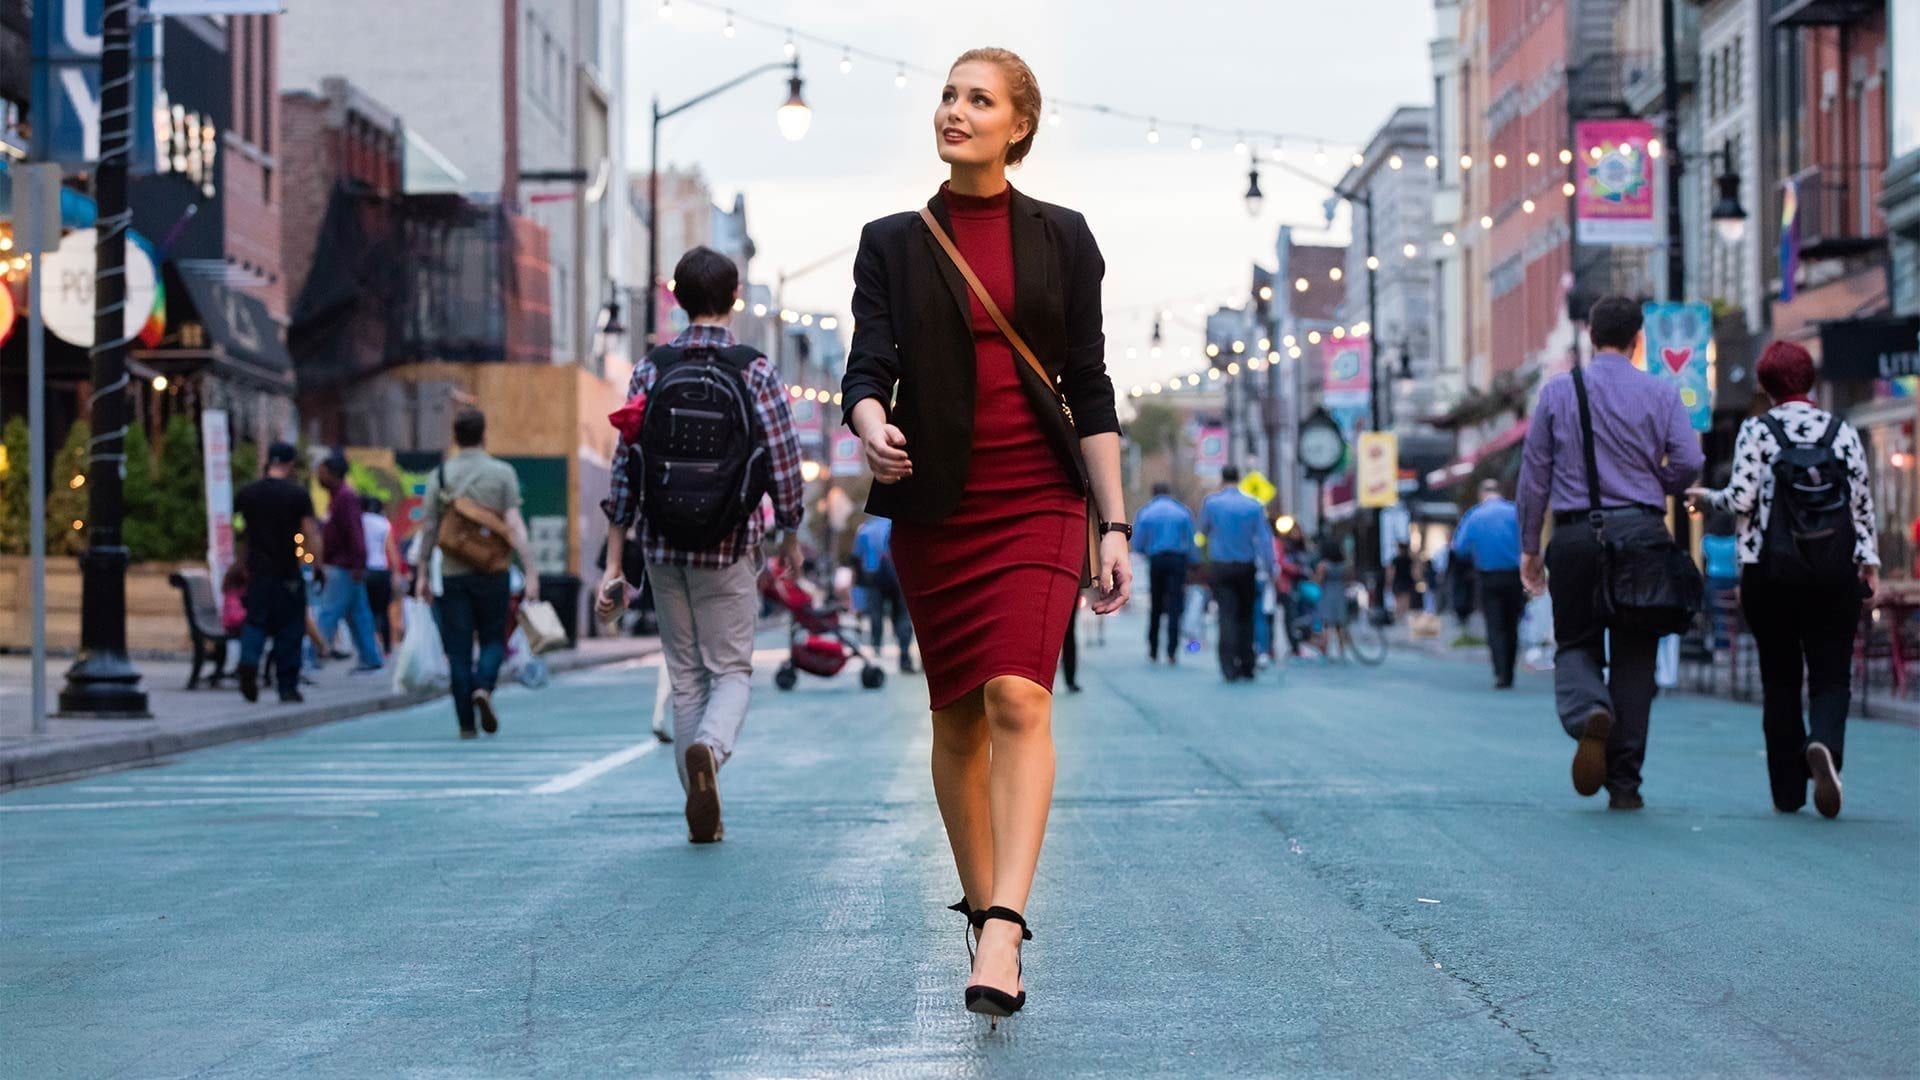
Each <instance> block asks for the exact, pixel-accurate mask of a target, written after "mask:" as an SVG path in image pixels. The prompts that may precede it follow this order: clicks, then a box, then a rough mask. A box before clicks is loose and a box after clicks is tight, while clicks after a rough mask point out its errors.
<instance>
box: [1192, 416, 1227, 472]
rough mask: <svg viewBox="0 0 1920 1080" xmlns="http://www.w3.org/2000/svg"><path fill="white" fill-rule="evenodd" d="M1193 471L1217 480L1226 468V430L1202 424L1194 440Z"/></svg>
mask: <svg viewBox="0 0 1920 1080" xmlns="http://www.w3.org/2000/svg"><path fill="white" fill-rule="evenodd" d="M1194 443H1195V445H1194V456H1193V471H1194V472H1197V473H1199V474H1200V475H1201V476H1208V477H1214V478H1218V477H1219V475H1220V470H1222V469H1224V468H1226V467H1227V429H1226V428H1224V427H1222V426H1220V425H1219V424H1202V425H1201V426H1200V432H1199V435H1198V436H1197V437H1196V438H1195V440H1194Z"/></svg>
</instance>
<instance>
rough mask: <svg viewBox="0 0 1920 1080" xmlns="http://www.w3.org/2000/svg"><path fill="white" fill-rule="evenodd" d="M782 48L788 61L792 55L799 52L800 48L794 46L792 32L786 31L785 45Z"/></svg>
mask: <svg viewBox="0 0 1920 1080" xmlns="http://www.w3.org/2000/svg"><path fill="white" fill-rule="evenodd" d="M782 48H784V49H785V50H786V53H787V59H789V60H791V59H793V54H794V53H797V52H799V51H800V46H798V45H795V44H794V43H793V31H791V30H789V31H787V43H786V45H784V46H782Z"/></svg>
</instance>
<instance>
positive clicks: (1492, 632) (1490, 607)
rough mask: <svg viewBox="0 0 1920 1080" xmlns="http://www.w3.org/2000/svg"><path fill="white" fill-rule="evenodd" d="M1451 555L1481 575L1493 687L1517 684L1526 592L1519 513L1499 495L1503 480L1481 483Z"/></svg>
mask: <svg viewBox="0 0 1920 1080" xmlns="http://www.w3.org/2000/svg"><path fill="white" fill-rule="evenodd" d="M1453 551H1454V553H1455V554H1457V555H1460V554H1463V555H1466V556H1467V557H1468V558H1469V559H1471V560H1472V562H1473V568H1474V570H1475V572H1476V573H1477V574H1478V575H1479V577H1480V610H1481V611H1482V612H1484V613H1485V615H1486V619H1487V651H1488V652H1489V653H1491V654H1492V657H1493V688H1494V689H1495V690H1506V689H1508V688H1510V687H1512V686H1513V667H1514V661H1515V660H1516V659H1517V658H1518V656H1519V653H1520V615H1521V613H1522V612H1523V611H1525V610H1526V607H1527V590H1526V587H1525V586H1524V585H1523V584H1521V581H1520V514H1519V511H1518V510H1517V508H1515V506H1514V504H1513V503H1512V502H1510V501H1509V500H1508V499H1507V498H1506V497H1505V496H1504V495H1503V494H1501V491H1500V481H1498V480H1492V479H1488V480H1483V481H1481V482H1480V502H1479V504H1478V505H1477V506H1475V507H1474V508H1473V509H1471V510H1468V511H1467V516H1465V517H1463V518H1461V519H1460V525H1459V527H1458V528H1456V529H1455V530H1454V532H1453Z"/></svg>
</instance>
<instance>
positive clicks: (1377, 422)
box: [1354, 189, 1398, 570]
mask: <svg viewBox="0 0 1920 1080" xmlns="http://www.w3.org/2000/svg"><path fill="white" fill-rule="evenodd" d="M1360 205H1361V206H1362V207H1364V208H1365V209H1366V211H1367V389H1368V391H1369V392H1370V393H1371V397H1372V400H1371V401H1369V402H1368V404H1369V406H1370V408H1369V410H1368V411H1369V412H1370V413H1371V414H1372V415H1371V416H1370V417H1369V418H1368V419H1369V422H1370V423H1371V424H1372V427H1373V430H1375V431H1385V430H1386V429H1387V428H1386V404H1385V403H1386V395H1385V394H1384V393H1383V392H1382V390H1381V387H1380V296H1379V289H1378V288H1377V280H1378V278H1379V276H1380V274H1379V271H1378V270H1377V269H1376V267H1378V266H1379V265H1380V259H1379V256H1377V255H1375V254H1374V251H1373V191H1372V190H1371V189H1369V190H1368V191H1367V192H1366V194H1365V196H1364V197H1362V198H1361V200H1360ZM1359 479H1360V478H1359V477H1358V476H1357V475H1356V476H1355V477H1354V497H1355V498H1356V499H1357V498H1359V495H1360V489H1359ZM1395 482H1396V483H1398V480H1397V479H1396V481H1395ZM1380 514H1381V511H1380V510H1379V508H1377V507H1376V508H1375V509H1374V511H1373V539H1372V541H1371V542H1370V543H1369V544H1367V550H1365V551H1363V552H1361V553H1360V565H1361V566H1362V567H1365V568H1366V569H1369V570H1377V569H1379V568H1380V537H1381V536H1382V533H1381V531H1380Z"/></svg>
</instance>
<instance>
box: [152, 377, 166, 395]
mask: <svg viewBox="0 0 1920 1080" xmlns="http://www.w3.org/2000/svg"><path fill="white" fill-rule="evenodd" d="M153 388H154V389H155V390H160V391H165V390H166V388H167V377H166V376H165V375H155V376H154V377H153Z"/></svg>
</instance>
